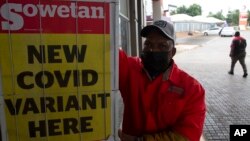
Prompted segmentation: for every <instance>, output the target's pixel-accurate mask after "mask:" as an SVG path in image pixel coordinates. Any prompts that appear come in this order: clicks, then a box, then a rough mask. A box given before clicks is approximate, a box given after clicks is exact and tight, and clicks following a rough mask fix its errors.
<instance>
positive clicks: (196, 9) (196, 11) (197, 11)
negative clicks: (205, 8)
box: [170, 4, 202, 16]
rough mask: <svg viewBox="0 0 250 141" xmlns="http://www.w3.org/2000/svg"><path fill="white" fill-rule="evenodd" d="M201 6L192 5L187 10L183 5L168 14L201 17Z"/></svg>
mask: <svg viewBox="0 0 250 141" xmlns="http://www.w3.org/2000/svg"><path fill="white" fill-rule="evenodd" d="M201 11H202V10H201V6H200V5H198V4H192V5H190V6H189V7H188V8H187V7H186V6H185V5H183V6H181V7H177V9H176V11H173V12H171V13H170V14H171V15H173V14H187V15H189V16H197V15H201V14H202V13H201Z"/></svg>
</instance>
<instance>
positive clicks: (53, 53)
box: [27, 45, 87, 64]
mask: <svg viewBox="0 0 250 141" xmlns="http://www.w3.org/2000/svg"><path fill="white" fill-rule="evenodd" d="M61 49H63V51H64V57H65V58H66V61H67V63H72V62H74V59H77V61H78V62H82V63H83V62H84V58H85V54H86V49H87V45H81V47H80V49H79V48H78V46H77V45H73V46H72V49H71V50H70V47H69V45H47V46H46V47H45V45H40V46H39V49H37V47H36V46H35V45H28V46H27V51H28V63H29V64H34V62H35V58H36V59H37V61H38V62H39V63H62V58H64V57H62V56H61V55H60V50H61ZM46 57H47V58H46Z"/></svg>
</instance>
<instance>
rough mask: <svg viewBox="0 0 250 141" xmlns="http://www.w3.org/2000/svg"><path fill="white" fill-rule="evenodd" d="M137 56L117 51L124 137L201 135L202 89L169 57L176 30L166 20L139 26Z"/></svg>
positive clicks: (189, 138)
mask: <svg viewBox="0 0 250 141" xmlns="http://www.w3.org/2000/svg"><path fill="white" fill-rule="evenodd" d="M141 36H142V37H145V38H146V40H145V42H144V48H143V53H142V55H141V57H140V58H139V57H128V56H127V55H126V54H125V53H124V52H123V51H122V50H120V52H119V55H120V56H119V63H120V64H119V88H120V91H121V95H122V98H123V102H124V116H123V124H122V129H121V130H119V137H120V139H121V140H122V141H136V140H138V141H139V140H143V141H199V140H200V137H201V134H202V130H203V124H204V120H205V112H206V106H205V91H204V88H203V87H202V86H201V84H200V83H199V82H198V81H197V80H195V79H194V78H193V77H192V76H190V75H189V74H187V73H186V72H184V71H183V70H181V69H179V68H178V67H177V65H176V64H175V62H174V60H173V59H172V58H173V56H174V55H175V53H176V48H175V32H174V28H173V25H172V24H171V23H170V22H168V21H163V20H159V21H155V22H154V23H153V25H149V26H146V27H144V28H143V29H142V31H141Z"/></svg>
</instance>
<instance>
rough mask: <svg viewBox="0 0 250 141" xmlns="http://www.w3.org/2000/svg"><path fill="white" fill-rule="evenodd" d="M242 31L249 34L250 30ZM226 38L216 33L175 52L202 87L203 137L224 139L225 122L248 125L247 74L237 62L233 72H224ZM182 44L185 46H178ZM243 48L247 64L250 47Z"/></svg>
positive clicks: (249, 90)
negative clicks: (204, 97)
mask: <svg viewBox="0 0 250 141" xmlns="http://www.w3.org/2000/svg"><path fill="white" fill-rule="evenodd" d="M243 34H246V36H247V37H250V33H243ZM197 38H199V37H197ZM230 41H231V38H230V37H227V38H221V37H216V38H215V39H213V40H211V41H208V42H207V43H206V44H203V45H198V46H195V47H196V48H194V49H192V50H186V51H183V52H179V53H177V55H176V56H175V60H176V63H177V64H179V67H181V68H182V69H184V70H186V71H187V72H188V73H190V74H191V75H193V76H194V77H195V78H197V79H198V80H199V81H200V82H201V83H202V84H203V86H204V88H205V90H206V103H207V110H208V111H207V115H206V121H205V127H204V136H205V138H206V140H207V141H228V140H229V125H232V124H248V125H250V110H249V109H250V80H249V79H250V77H249V76H248V78H243V77H242V74H243V72H242V69H241V66H240V65H239V63H237V64H236V67H235V75H234V76H231V75H228V74H227V71H228V70H229V66H230V58H229V57H228V52H229V51H228V46H229V45H228V44H230ZM189 46H190V45H189ZM193 46H194V45H193ZM182 47H185V46H179V48H182ZM247 52H248V55H247V57H246V64H247V66H248V68H249V67H250V55H249V54H250V47H248V49H247Z"/></svg>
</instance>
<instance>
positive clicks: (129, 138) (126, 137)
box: [118, 129, 137, 141]
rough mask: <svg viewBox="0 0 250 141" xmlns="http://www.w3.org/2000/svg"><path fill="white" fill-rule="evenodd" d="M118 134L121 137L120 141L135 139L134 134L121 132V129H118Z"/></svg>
mask: <svg viewBox="0 0 250 141" xmlns="http://www.w3.org/2000/svg"><path fill="white" fill-rule="evenodd" d="M118 136H119V138H120V139H121V141H137V137H136V136H131V135H127V134H125V133H123V132H122V130H121V129H119V130H118Z"/></svg>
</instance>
